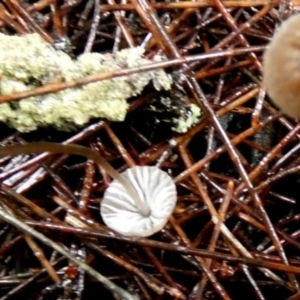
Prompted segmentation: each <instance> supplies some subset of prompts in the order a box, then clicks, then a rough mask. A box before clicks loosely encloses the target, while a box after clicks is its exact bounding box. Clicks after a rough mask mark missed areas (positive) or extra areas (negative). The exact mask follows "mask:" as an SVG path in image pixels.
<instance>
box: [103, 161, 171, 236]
mask: <svg viewBox="0 0 300 300" xmlns="http://www.w3.org/2000/svg"><path fill="white" fill-rule="evenodd" d="M122 175H123V176H125V177H127V179H128V180H129V182H130V183H131V184H132V186H133V188H134V189H135V190H136V191H137V193H138V195H139V197H140V200H141V202H142V203H143V204H145V205H146V206H147V207H148V208H149V211H150V213H149V215H148V216H145V215H143V214H142V213H141V212H140V211H139V209H138V208H137V206H136V204H135V202H134V199H132V198H131V197H130V196H129V195H128V193H127V192H126V190H125V188H124V187H123V185H122V184H121V183H120V182H119V181H117V180H114V181H112V183H111V184H110V185H109V187H108V188H107V189H106V191H105V193H104V197H103V200H102V202H101V208H100V212H101V216H102V218H103V221H104V223H105V224H106V225H107V226H108V227H109V228H111V229H113V230H115V231H116V232H118V233H121V234H123V235H126V236H139V237H147V236H150V235H152V234H154V233H156V232H158V231H159V230H161V229H162V228H163V227H164V226H165V224H166V223H167V221H168V218H169V217H170V215H171V214H172V212H173V210H174V207H175V204H176V200H177V193H176V186H175V184H174V182H173V180H172V178H171V177H170V176H169V175H168V174H167V173H166V172H164V171H162V170H160V169H159V168H157V167H150V166H136V167H133V168H130V169H127V170H126V171H125V172H124V173H122Z"/></svg>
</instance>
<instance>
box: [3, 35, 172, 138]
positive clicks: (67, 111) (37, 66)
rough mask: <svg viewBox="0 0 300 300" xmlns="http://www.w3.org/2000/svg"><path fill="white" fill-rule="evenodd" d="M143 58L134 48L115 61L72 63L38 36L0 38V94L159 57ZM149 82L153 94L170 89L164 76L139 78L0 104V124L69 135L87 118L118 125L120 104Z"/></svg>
mask: <svg viewBox="0 0 300 300" xmlns="http://www.w3.org/2000/svg"><path fill="white" fill-rule="evenodd" d="M143 52H144V51H143V49H142V48H139V47H137V48H133V49H124V50H122V51H120V52H117V53H116V55H112V54H99V53H86V54H82V55H81V56H79V57H78V58H77V59H76V60H72V59H71V58H70V56H68V55H67V54H66V53H64V52H61V51H57V50H55V49H54V48H53V47H52V46H51V45H49V44H48V43H46V42H45V41H44V40H43V39H42V38H41V37H40V36H39V35H38V34H28V35H24V36H7V35H4V34H0V73H1V75H2V77H1V80H0V94H1V95H7V94H11V93H14V92H21V91H25V90H30V89H32V88H35V87H38V86H41V85H44V84H48V83H55V82H61V81H65V82H67V81H70V80H74V79H78V78H82V77H85V76H87V75H92V74H97V73H101V72H110V71H116V70H121V69H122V68H131V67H139V66H143V65H145V64H149V63H151V62H153V61H159V60H161V57H159V56H157V57H155V58H154V59H153V60H149V59H147V58H145V57H144V56H143ZM151 80H152V81H153V85H154V87H155V88H156V89H157V90H162V89H164V90H169V89H170V88H171V84H172V80H171V78H170V76H169V75H168V74H166V73H165V71H164V70H153V71H148V72H142V73H138V74H132V75H128V76H124V77H117V78H113V79H108V80H104V81H100V82H95V83H90V84H87V85H84V86H81V87H78V88H72V89H67V90H63V91H61V92H57V93H51V94H47V95H42V96H36V97H30V98H28V99H23V100H20V101H18V102H12V103H4V104H1V105H0V121H2V122H5V123H7V124H8V125H10V126H12V127H14V128H16V129H17V130H19V131H22V132H26V131H32V130H35V129H37V128H38V127H46V126H54V127H56V128H58V129H60V130H70V129H73V128H75V127H76V126H80V125H84V124H86V123H87V122H88V121H89V120H90V119H91V118H106V119H108V120H112V121H123V120H124V118H125V116H126V113H127V109H128V103H127V101H126V100H127V99H128V98H130V97H132V96H136V95H138V94H140V93H141V92H142V91H143V89H144V87H145V86H146V85H147V84H148V83H149V82H150V81H151Z"/></svg>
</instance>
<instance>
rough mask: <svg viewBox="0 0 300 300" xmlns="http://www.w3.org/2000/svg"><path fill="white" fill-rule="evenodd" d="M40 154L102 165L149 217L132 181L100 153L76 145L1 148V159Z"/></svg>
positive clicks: (44, 144) (43, 143)
mask: <svg viewBox="0 0 300 300" xmlns="http://www.w3.org/2000/svg"><path fill="white" fill-rule="evenodd" d="M39 152H50V153H55V154H56V153H61V154H73V155H80V156H84V157H86V158H88V159H91V160H93V161H94V162H95V163H96V164H98V165H100V166H101V167H102V168H103V169H105V171H106V172H107V173H108V174H109V175H110V176H111V177H112V178H114V179H115V180H118V181H119V182H120V183H121V184H122V185H123V186H124V188H125V190H126V191H127V193H128V194H129V195H130V197H132V199H133V200H134V202H135V204H136V206H137V208H138V209H139V210H140V212H141V213H142V214H143V215H144V216H149V214H150V211H149V208H148V207H147V206H146V205H145V204H144V203H143V202H142V201H141V200H140V197H139V195H138V193H137V192H136V190H135V189H134V188H133V187H132V184H131V183H130V181H129V180H128V179H127V178H125V177H124V176H122V175H121V174H119V173H118V171H117V170H116V169H115V168H114V167H113V166H112V165H111V164H110V163H109V162H108V161H107V160H106V159H104V158H103V157H102V156H101V155H100V154H99V153H98V152H96V151H94V150H92V149H90V148H88V147H84V146H80V145H74V144H68V145H64V144H58V143H48V142H39V143H30V144H25V145H12V146H5V147H0V157H4V156H15V155H19V154H32V153H39Z"/></svg>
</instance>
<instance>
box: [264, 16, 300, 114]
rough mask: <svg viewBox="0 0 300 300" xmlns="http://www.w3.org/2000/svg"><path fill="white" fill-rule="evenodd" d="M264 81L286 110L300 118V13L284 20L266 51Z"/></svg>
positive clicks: (276, 101)
mask: <svg viewBox="0 0 300 300" xmlns="http://www.w3.org/2000/svg"><path fill="white" fill-rule="evenodd" d="M263 84H264V86H265V87H266V90H267V93H268V94H269V96H270V97H271V99H272V101H273V102H274V103H275V104H276V105H277V106H278V107H279V108H280V109H281V110H282V112H283V113H285V114H287V115H288V116H290V117H292V118H300V14H296V15H293V16H292V17H290V18H289V19H287V20H286V21H284V22H283V23H282V25H281V26H280V28H279V29H278V30H277V31H276V33H275V34H274V37H273V39H272V41H271V43H270V45H269V47H268V49H267V50H266V51H265V53H264V57H263Z"/></svg>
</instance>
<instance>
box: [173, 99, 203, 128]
mask: <svg viewBox="0 0 300 300" xmlns="http://www.w3.org/2000/svg"><path fill="white" fill-rule="evenodd" d="M200 116H201V109H200V108H199V107H198V106H197V105H195V104H190V106H189V113H188V115H187V116H185V117H184V118H183V117H182V118H176V119H175V118H173V123H174V124H175V126H174V127H172V130H174V131H176V132H179V133H185V132H187V131H188V129H190V128H191V127H192V126H193V125H194V124H195V123H196V122H197V121H198V119H199V117H200Z"/></svg>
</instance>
